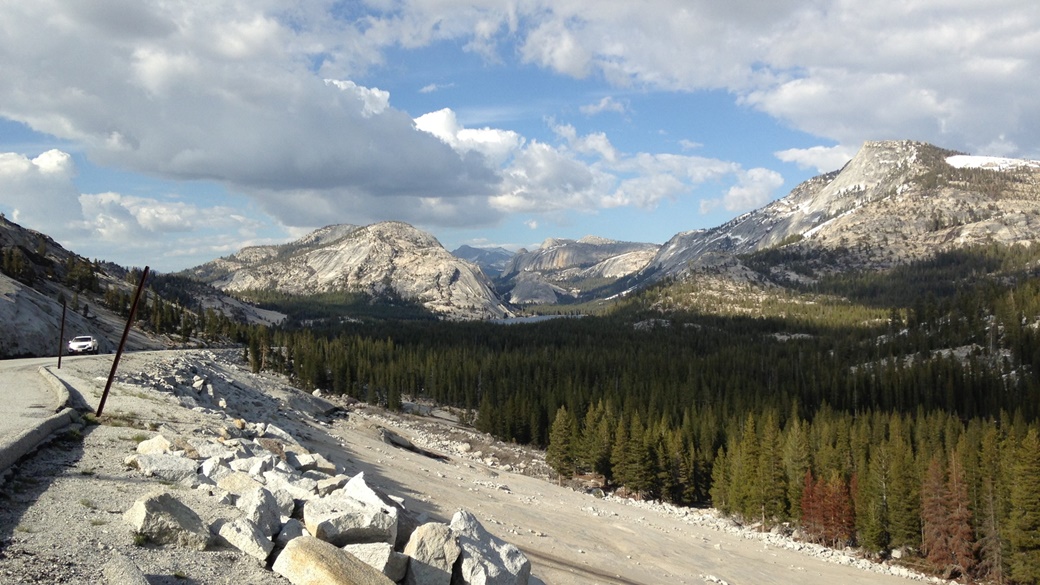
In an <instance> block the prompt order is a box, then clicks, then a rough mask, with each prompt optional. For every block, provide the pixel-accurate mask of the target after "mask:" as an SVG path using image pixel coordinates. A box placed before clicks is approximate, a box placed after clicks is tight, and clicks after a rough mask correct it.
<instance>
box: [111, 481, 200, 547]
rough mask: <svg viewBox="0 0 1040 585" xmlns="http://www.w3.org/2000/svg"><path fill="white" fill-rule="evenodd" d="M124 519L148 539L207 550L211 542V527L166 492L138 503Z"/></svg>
mask: <svg viewBox="0 0 1040 585" xmlns="http://www.w3.org/2000/svg"><path fill="white" fill-rule="evenodd" d="M123 520H125V521H126V523H127V524H129V525H130V527H131V528H132V529H133V530H134V532H137V533H138V534H141V535H143V536H144V537H146V538H147V539H148V540H150V541H152V542H155V543H157V544H176V545H179V546H183V547H186V548H191V549H195V550H204V549H205V548H206V546H207V545H208V544H209V541H210V532H209V527H208V526H206V525H205V524H204V523H203V521H202V519H201V518H199V516H198V514H196V513H195V512H193V511H192V510H191V508H189V507H187V506H185V505H184V504H183V503H182V502H181V501H180V500H178V499H176V498H175V497H173V496H172V495H170V494H169V493H166V492H154V493H151V494H148V495H147V496H145V497H144V498H142V499H140V500H137V501H136V502H134V505H133V506H131V507H130V509H129V510H127V511H126V512H124V513H123Z"/></svg>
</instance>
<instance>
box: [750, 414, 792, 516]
mask: <svg viewBox="0 0 1040 585" xmlns="http://www.w3.org/2000/svg"><path fill="white" fill-rule="evenodd" d="M780 441H781V436H780V428H779V426H778V425H777V423H776V417H775V416H774V414H773V413H772V412H769V413H767V414H766V416H765V418H764V419H763V421H762V437H761V440H760V445H761V446H760V450H759V453H758V461H757V462H756V467H757V474H756V482H755V494H754V500H755V506H756V507H757V508H758V509H757V510H755V512H756V513H757V514H758V515H759V518H760V520H761V522H762V523H763V524H766V523H767V522H769V521H771V520H773V519H776V520H780V519H783V518H784V517H785V516H786V514H787V489H786V488H787V482H786V481H785V469H784V461H783V449H782V445H781V442H780Z"/></svg>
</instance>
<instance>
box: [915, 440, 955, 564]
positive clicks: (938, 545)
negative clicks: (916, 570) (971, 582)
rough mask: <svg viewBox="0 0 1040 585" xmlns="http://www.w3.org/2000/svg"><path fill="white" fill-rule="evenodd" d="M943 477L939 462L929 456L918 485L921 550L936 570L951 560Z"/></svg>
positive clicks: (943, 471)
mask: <svg viewBox="0 0 1040 585" xmlns="http://www.w3.org/2000/svg"><path fill="white" fill-rule="evenodd" d="M945 476H946V472H945V469H943V464H942V461H941V460H940V459H939V457H938V456H933V457H932V459H931V461H930V462H929V463H928V471H927V472H926V473H925V478H924V483H923V484H921V548H922V551H923V552H924V554H925V558H927V559H928V562H930V563H931V564H932V565H934V566H935V567H937V568H940V569H943V568H945V567H946V566H947V565H949V564H950V563H951V561H952V558H953V554H952V551H951V550H950V536H949V532H950V518H949V508H948V507H947V500H948V499H949V494H948V493H947V492H946V477H945Z"/></svg>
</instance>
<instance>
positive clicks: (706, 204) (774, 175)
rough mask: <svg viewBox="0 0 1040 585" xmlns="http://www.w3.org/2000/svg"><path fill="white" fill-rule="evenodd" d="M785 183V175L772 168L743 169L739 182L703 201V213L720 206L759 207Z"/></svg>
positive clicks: (729, 209) (736, 208)
mask: <svg viewBox="0 0 1040 585" xmlns="http://www.w3.org/2000/svg"><path fill="white" fill-rule="evenodd" d="M783 184H784V178H783V176H781V175H780V173H778V172H776V171H773V170H770V169H763V168H754V169H748V170H747V171H741V172H739V173H737V184H736V185H733V186H732V187H730V188H729V189H728V190H727V191H726V193H725V195H723V196H722V197H720V198H715V199H704V200H702V201H701V213H710V212H712V211H714V210H715V209H717V208H718V207H720V206H721V207H723V208H724V209H726V210H727V211H734V212H744V211H751V210H753V209H757V208H759V207H762V206H763V205H765V204H766V203H768V202H769V201H770V200H772V199H773V196H774V195H775V194H776V190H777V189H779V188H780V186H781V185H783Z"/></svg>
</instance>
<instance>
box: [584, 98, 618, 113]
mask: <svg viewBox="0 0 1040 585" xmlns="http://www.w3.org/2000/svg"><path fill="white" fill-rule="evenodd" d="M578 109H579V110H580V111H581V113H582V114H585V115H586V116H594V115H596V114H602V113H603V112H616V113H618V114H624V113H625V111H626V110H628V107H627V106H625V104H623V103H621V102H619V101H617V100H615V99H614V98H612V97H610V96H606V97H604V98H602V99H600V100H599V101H598V102H596V103H594V104H586V105H584V106H581V107H580V108H578Z"/></svg>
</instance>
